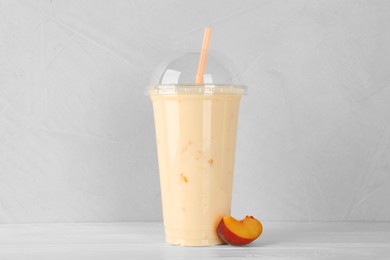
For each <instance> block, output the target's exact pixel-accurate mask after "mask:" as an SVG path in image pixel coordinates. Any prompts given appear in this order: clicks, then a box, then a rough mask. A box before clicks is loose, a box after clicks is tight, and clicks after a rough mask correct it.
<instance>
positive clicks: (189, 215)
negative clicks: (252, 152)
mask: <svg viewBox="0 0 390 260" xmlns="http://www.w3.org/2000/svg"><path fill="white" fill-rule="evenodd" d="M197 55H198V54H196V53H195V54H187V55H184V56H181V57H179V58H178V59H175V60H173V61H172V62H170V63H168V65H167V66H166V68H165V69H164V70H163V72H162V73H161V77H160V78H159V82H158V84H152V85H150V86H149V89H148V93H149V95H150V98H151V100H152V103H153V111H154V121H155V130H156V142H157V151H158V163H159V175H160V185H161V197H162V206H163V218H164V228H165V235H166V241H167V242H168V243H170V244H174V245H182V246H211V245H217V244H222V243H223V242H222V241H221V240H220V239H219V237H218V235H217V233H216V228H217V225H218V223H219V221H220V220H221V219H222V217H224V216H228V215H230V210H231V200H232V187H233V175H234V160H235V148H236V135H237V122H238V112H239V106H240V100H241V97H242V95H243V94H244V93H245V92H246V88H245V87H244V86H239V85H235V84H231V83H232V82H233V81H232V79H233V76H232V75H233V74H232V73H231V72H230V71H229V67H226V66H225V65H224V66H222V65H221V63H220V61H218V60H215V59H213V58H212V57H211V58H210V57H209V59H210V61H209V60H208V64H207V66H208V67H207V68H208V69H206V72H205V75H204V76H205V77H204V78H205V82H206V83H205V84H204V85H195V84H188V83H184V82H183V81H189V80H188V79H187V78H186V73H191V74H192V75H195V72H196V57H197ZM178 64H179V66H178ZM210 64H211V65H210ZM174 75H176V77H175V76H174ZM192 78H193V77H192ZM215 79H219V80H220V81H221V82H222V83H214V82H213V81H214V80H215ZM223 79H224V80H223ZM228 81H231V83H230V84H229V83H228Z"/></svg>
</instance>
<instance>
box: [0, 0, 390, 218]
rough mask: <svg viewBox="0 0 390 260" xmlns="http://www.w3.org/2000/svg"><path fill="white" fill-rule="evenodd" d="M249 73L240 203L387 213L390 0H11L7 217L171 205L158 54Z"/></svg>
mask: <svg viewBox="0 0 390 260" xmlns="http://www.w3.org/2000/svg"><path fill="white" fill-rule="evenodd" d="M205 25H210V26H211V27H212V28H213V35H212V41H211V48H213V49H216V50H219V51H220V52H223V53H225V54H227V55H228V56H229V57H230V59H232V60H233V61H234V62H235V63H236V65H237V67H238V68H239V70H240V71H241V73H242V76H243V77H244V78H245V79H246V82H245V83H246V84H247V85H248V86H249V88H250V89H249V95H248V96H246V97H245V98H244V99H243V102H242V107H241V108H242V109H241V113H240V122H239V133H238V145H237V161H236V173H235V184H234V185H235V186H234V194H233V197H234V199H233V215H235V216H237V217H242V216H243V215H245V214H253V215H255V216H257V217H259V218H260V219H262V220H294V221H296V220H298V221H305V220H312V221H314V220H334V221H350V220H387V221H390V147H389V146H390V88H389V85H390V73H389V69H390V2H389V1H385V0H383V1H355V0H351V1H298V0H297V1H279V0H278V1H221V0H217V1H199V0H191V1H157V0H153V1H141V0H139V1H130V0H129V1H95V0H94V1H92V0H89V1H75V0H74V1H65V0H60V1H59V0H50V1H27V0H25V1H11V0H10V1H7V0H0V223H7V222H51V221H133V220H161V206H160V195H159V180H158V173H157V159H156V147H155V143H154V142H155V140H154V129H153V127H154V126H153V118H152V110H151V103H150V101H149V100H148V97H147V96H145V95H144V89H145V86H146V85H147V84H148V81H149V78H150V75H151V73H152V71H153V68H155V66H156V65H157V64H159V63H160V62H161V61H163V60H164V59H166V57H168V56H171V55H172V54H174V53H177V52H182V51H184V50H187V49H197V48H199V46H200V44H201V37H202V30H203V27H204V26H205Z"/></svg>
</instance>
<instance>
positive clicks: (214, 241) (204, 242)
mask: <svg viewBox="0 0 390 260" xmlns="http://www.w3.org/2000/svg"><path fill="white" fill-rule="evenodd" d="M165 241H166V242H167V243H168V244H171V245H175V246H216V245H222V244H224V243H223V241H222V240H221V239H219V238H204V239H188V238H178V237H175V238H173V237H166V238H165Z"/></svg>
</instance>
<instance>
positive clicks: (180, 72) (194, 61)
mask: <svg viewBox="0 0 390 260" xmlns="http://www.w3.org/2000/svg"><path fill="white" fill-rule="evenodd" d="M199 55H200V53H199V52H195V51H194V52H186V53H184V54H181V55H177V56H175V57H174V58H171V59H168V60H167V61H166V62H163V63H162V64H161V65H160V66H159V67H157V69H156V70H155V71H154V73H153V76H152V78H151V82H150V83H151V84H150V86H149V89H148V90H149V93H150V94H153V93H155V94H164V93H165V94H169V93H173V92H175V93H179V92H180V93H232V94H245V93H246V87H245V86H243V85H242V80H241V78H240V77H239V73H238V72H237V69H236V68H235V66H234V64H233V63H232V62H231V61H230V60H229V59H228V58H226V57H225V56H224V55H222V54H220V53H217V52H215V51H209V53H208V56H207V64H206V69H205V72H204V75H203V81H204V83H203V84H201V85H199V84H195V76H196V72H197V69H198V61H199Z"/></svg>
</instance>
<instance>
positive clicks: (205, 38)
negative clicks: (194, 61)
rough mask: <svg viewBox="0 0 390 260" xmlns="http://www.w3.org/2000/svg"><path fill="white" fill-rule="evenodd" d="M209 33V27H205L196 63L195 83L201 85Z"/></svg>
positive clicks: (208, 44)
mask: <svg viewBox="0 0 390 260" xmlns="http://www.w3.org/2000/svg"><path fill="white" fill-rule="evenodd" d="M210 34H211V28H210V27H206V28H205V29H204V35H203V43H202V49H201V51H200V56H199V63H198V71H197V73H196V78H195V83H196V84H197V85H202V84H203V83H204V80H203V75H204V71H205V70H206V61H207V53H208V49H209V46H210Z"/></svg>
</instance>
